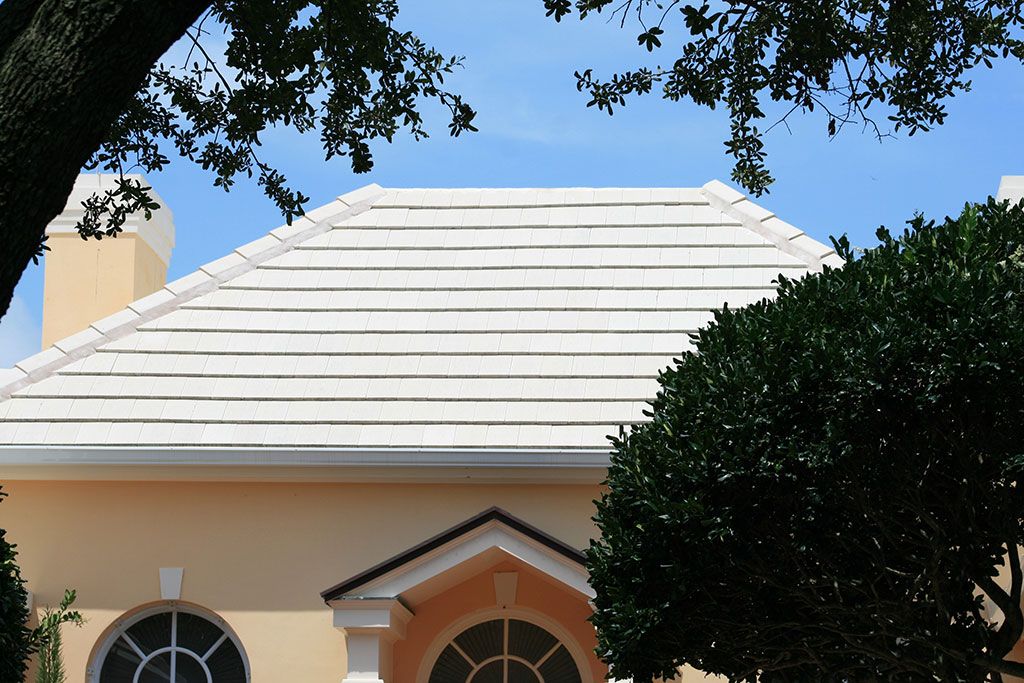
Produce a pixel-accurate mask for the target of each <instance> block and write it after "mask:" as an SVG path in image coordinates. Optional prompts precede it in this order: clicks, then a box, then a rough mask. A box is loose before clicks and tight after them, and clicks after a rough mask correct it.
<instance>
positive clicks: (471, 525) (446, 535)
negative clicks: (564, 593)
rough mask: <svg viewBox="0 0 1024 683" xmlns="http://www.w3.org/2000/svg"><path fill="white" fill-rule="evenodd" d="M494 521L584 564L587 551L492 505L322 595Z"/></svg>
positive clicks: (343, 590) (341, 591)
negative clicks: (584, 552)
mask: <svg viewBox="0 0 1024 683" xmlns="http://www.w3.org/2000/svg"><path fill="white" fill-rule="evenodd" d="M492 521H497V522H501V523H502V524H504V525H505V526H507V527H509V528H511V529H515V530H516V531H518V532H519V533H521V534H523V535H524V536H527V537H528V538H531V539H533V540H534V541H537V542H538V543H540V544H541V545H543V546H545V547H547V548H550V549H551V550H553V551H555V552H556V553H558V554H559V555H562V556H563V557H566V558H568V559H570V560H572V561H573V562H576V563H578V564H581V565H582V564H583V563H584V561H585V555H584V554H583V553H582V552H581V551H579V550H577V549H576V548H573V547H572V546H570V545H567V544H566V543H563V542H562V541H559V540H558V539H557V538H555V537H554V536H551V535H550V534H547V533H545V532H543V531H541V530H540V529H538V528H537V527H535V526H533V525H532V524H528V523H526V522H524V521H523V520H521V519H519V518H518V517H513V516H512V515H510V514H509V513H507V512H505V511H504V510H502V509H501V508H499V507H491V508H488V509H486V510H484V511H483V512H481V513H480V514H478V515H474V516H473V517H470V518H469V519H467V520H466V521H465V522H462V523H461V524H457V525H455V526H453V527H451V528H450V529H448V530H446V531H442V532H441V533H439V534H438V535H436V536H434V537H432V538H429V539H427V540H426V541H423V542H422V543H420V544H418V545H415V546H413V547H412V548H410V549H409V550H406V551H405V552H403V553H400V554H398V555H395V556H394V557H392V558H391V559H388V560H384V561H383V562H381V563H380V564H378V565H375V566H373V567H370V568H369V569H367V570H365V571H362V572H360V573H358V574H356V575H355V576H353V577H352V578H349V579H346V580H345V581H342V582H341V583H339V584H336V585H334V586H332V587H330V588H328V589H327V590H325V591H323V592H321V593H320V597H322V598H323V599H324V600H325V601H328V600H336V599H337V598H340V597H342V596H344V595H345V594H347V593H349V592H351V591H353V590H355V589H356V588H359V587H360V586H363V585H366V584H367V583H369V582H371V581H373V580H374V579H376V578H378V577H380V576H383V575H384V574H387V573H388V572H391V571H393V570H395V569H397V568H399V567H401V566H402V565H403V564H407V563H409V562H411V561H412V560H415V559H416V558H417V557H420V556H422V555H425V554H426V553H428V552H430V551H431V550H434V549H435V548H439V547H441V546H443V545H445V544H446V543H449V542H450V541H453V540H455V539H456V538H458V537H459V536H463V535H465V534H467V533H469V532H470V531H472V530H474V529H476V528H477V527H480V526H483V525H484V524H487V523H488V522H492Z"/></svg>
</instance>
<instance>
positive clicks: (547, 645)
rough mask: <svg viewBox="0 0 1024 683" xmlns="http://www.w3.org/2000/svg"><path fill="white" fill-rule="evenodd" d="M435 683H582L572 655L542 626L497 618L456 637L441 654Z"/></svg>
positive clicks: (433, 676) (433, 674)
mask: <svg viewBox="0 0 1024 683" xmlns="http://www.w3.org/2000/svg"><path fill="white" fill-rule="evenodd" d="M430 683H581V679H580V671H579V668H578V667H577V666H576V661H575V660H574V659H573V657H572V655H571V654H570V653H569V650H568V649H566V647H565V645H564V644H563V643H561V642H559V640H558V639H557V638H555V636H553V635H551V634H550V633H548V632H547V631H545V630H544V629H542V628H541V627H539V626H537V625H535V624H531V623H530V622H528V621H522V620H520V619H513V618H503V619H492V620H490V621H485V622H483V623H480V624H477V625H476V626H471V627H469V628H467V629H466V630H465V631H463V632H462V633H460V634H459V635H457V636H455V638H454V639H452V641H451V642H450V643H449V644H448V645H447V646H446V647H445V648H444V650H442V651H441V654H440V655H439V656H438V658H437V661H436V662H435V663H434V667H433V669H431V671H430Z"/></svg>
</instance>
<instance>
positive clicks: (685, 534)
mask: <svg viewBox="0 0 1024 683" xmlns="http://www.w3.org/2000/svg"><path fill="white" fill-rule="evenodd" d="M878 236H879V239H880V240H881V243H880V245H879V246H877V247H876V248H873V249H870V250H867V251H866V252H864V253H863V254H862V255H860V256H859V257H858V258H853V256H852V254H851V253H850V248H849V245H848V243H847V242H846V240H845V239H843V240H840V241H838V242H837V243H836V244H837V247H838V249H839V251H840V254H841V255H843V256H844V258H845V259H846V263H845V265H844V266H843V267H841V268H835V269H826V271H825V272H823V273H821V274H816V275H810V276H807V277H805V278H803V279H801V280H798V281H793V280H785V279H783V280H781V281H780V283H779V289H778V296H777V298H775V299H773V300H771V301H767V300H766V301H762V302H759V303H757V304H754V305H751V306H748V307H746V308H743V309H740V310H724V311H722V312H720V313H719V314H718V315H717V316H716V320H715V322H714V323H712V324H711V325H710V326H709V327H708V328H707V329H705V330H703V331H701V332H700V333H699V334H698V335H697V336H696V352H694V353H687V354H685V355H683V356H682V357H681V358H679V359H678V360H677V361H676V362H675V364H674V366H673V367H671V368H668V369H667V370H665V371H664V372H663V373H662V374H661V376H660V380H659V381H660V384H661V388H660V391H659V393H658V395H657V398H656V400H655V401H654V402H653V405H652V409H651V410H650V413H649V414H650V417H651V420H650V422H648V423H645V424H642V425H639V426H636V427H634V428H632V429H631V430H630V431H629V432H628V433H626V434H624V435H622V436H621V437H620V438H619V439H616V440H615V441H614V454H613V457H612V463H611V467H610V470H609V475H608V484H609V492H608V493H607V494H606V495H605V496H603V497H602V500H601V501H599V504H598V514H597V517H596V521H597V523H598V525H599V527H600V529H601V532H602V536H601V538H600V540H599V541H596V542H595V543H594V544H593V545H592V547H591V548H590V551H589V554H588V562H589V567H590V572H591V581H592V583H593V585H594V587H595V589H596V591H597V598H596V601H595V604H596V611H595V614H594V617H593V621H594V623H595V625H596V626H597V628H598V634H599V654H600V655H601V656H602V657H603V658H605V659H606V661H608V662H609V663H610V664H611V666H612V672H613V674H614V675H615V677H616V678H620V679H621V678H625V677H627V676H633V677H634V678H635V679H636V680H650V678H651V677H652V676H658V675H661V676H666V677H667V676H670V675H671V674H672V672H673V671H674V670H675V669H676V668H677V667H679V666H681V665H683V664H689V665H692V666H695V667H697V668H698V669H702V670H704V671H707V672H714V673H719V674H724V675H726V676H728V677H729V678H731V679H733V680H747V681H754V680H760V681H782V680H835V681H846V680H984V679H985V678H986V677H989V676H991V677H992V678H993V679H998V673H995V674H994V673H993V672H999V671H1002V672H1004V673H1018V672H1024V665H1020V664H1015V663H1013V662H1009V661H1007V660H1006V659H1005V657H1006V655H1007V653H1008V652H1009V651H1010V650H1011V648H1012V647H1013V645H1014V644H1015V643H1016V642H1017V641H1018V639H1019V638H1020V635H1021V629H1022V626H1024V617H1022V614H1021V609H1020V597H1021V584H1022V580H1021V570H1020V561H1019V557H1018V553H1017V547H1018V545H1019V544H1021V542H1022V540H1024V539H1022V514H1024V482H1022V472H1024V455H1022V454H1024V309H1022V306H1024V213H1022V211H1021V209H1020V208H1016V207H1014V208H1008V207H1007V206H1005V205H999V204H997V203H995V202H994V201H993V200H990V201H989V203H988V204H987V205H977V206H974V205H972V206H968V207H967V208H966V209H965V211H964V212H963V214H962V215H961V216H960V217H959V218H958V219H955V220H954V219H947V220H946V221H945V222H944V223H942V224H941V225H934V224H931V223H925V222H924V220H923V219H921V218H916V219H914V220H913V221H911V222H910V228H909V229H908V230H906V231H905V232H904V233H903V234H902V235H900V236H898V237H892V236H890V234H889V233H887V232H886V231H884V230H879V233H878ZM1008 550H1009V551H1012V552H1009V553H1008ZM1007 558H1010V561H1009V562H1007ZM1000 569H1002V570H1003V571H1004V573H1005V574H1007V575H1012V580H1010V579H1007V580H1006V581H1004V582H1003V584H1002V585H1003V586H1004V587H1000V585H997V582H996V581H994V580H993V577H994V576H995V575H996V573H997V571H998V570H1000ZM985 598H988V599H989V600H990V601H991V602H992V603H994V604H996V605H999V606H1000V607H1001V608H1002V609H1003V610H1004V611H1005V612H1006V615H1007V616H1006V618H1005V619H1004V620H1002V621H1001V623H995V622H994V621H992V620H991V614H989V613H986V612H984V611H983V604H984V600H985Z"/></svg>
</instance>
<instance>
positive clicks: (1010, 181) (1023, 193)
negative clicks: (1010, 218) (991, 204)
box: [996, 175, 1024, 204]
mask: <svg viewBox="0 0 1024 683" xmlns="http://www.w3.org/2000/svg"><path fill="white" fill-rule="evenodd" d="M996 199H997V200H998V201H1003V200H1005V199H1009V200H1010V202H1011V203H1013V204H1016V203H1017V202H1019V201H1020V200H1021V199H1024V175H1004V176H1003V177H1002V178H1000V179H999V191H998V192H997V193H996Z"/></svg>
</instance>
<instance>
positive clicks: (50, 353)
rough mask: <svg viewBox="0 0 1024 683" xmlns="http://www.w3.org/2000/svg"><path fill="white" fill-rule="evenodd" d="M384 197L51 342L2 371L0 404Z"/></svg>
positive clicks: (371, 191)
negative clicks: (27, 387)
mask: <svg viewBox="0 0 1024 683" xmlns="http://www.w3.org/2000/svg"><path fill="white" fill-rule="evenodd" d="M386 193H387V190H385V189H384V188H382V187H381V186H380V185H378V184H376V183H370V184H369V185H364V186H363V187H360V188H358V189H355V190H353V191H351V192H347V193H345V194H343V195H340V196H338V197H337V198H336V199H335V200H334V201H332V202H329V203H327V204H324V205H323V206H320V207H317V208H316V209H313V210H312V211H310V212H308V213H305V214H303V215H302V216H300V217H298V218H297V219H296V220H295V221H293V222H292V224H291V225H287V224H285V225H282V226H280V227H277V228H275V229H273V230H271V231H269V232H268V233H267V234H266V235H264V236H262V237H259V238H257V239H255V240H253V241H251V242H248V243H247V244H243V245H241V246H239V247H238V248H236V249H235V250H233V251H232V252H231V253H229V254H228V255H226V256H222V257H221V258H219V259H215V260H213V261H210V262H209V263H206V264H204V265H201V266H199V268H197V269H196V270H194V271H193V272H191V273H189V274H187V275H184V276H182V277H180V278H178V279H177V280H174V281H173V282H168V283H167V284H165V285H164V286H163V287H162V288H161V289H159V290H157V291H156V292H154V293H153V294H150V295H148V296H144V297H142V298H141V299H138V300H136V301H133V302H131V303H130V304H128V305H127V306H126V307H125V308H123V309H121V310H120V311H117V312H116V313H113V314H111V315H109V316H107V317H105V318H101V319H100V320H96V321H93V323H92V324H91V325H89V327H87V328H85V329H84V330H82V331H80V332H76V333H75V334H72V335H70V336H68V337H65V338H64V339H60V340H58V341H56V342H54V344H53V346H50V347H48V348H46V349H43V350H42V351H40V352H39V353H36V354H33V355H31V356H29V357H28V358H25V359H23V360H21V361H19V362H18V363H15V364H14V367H12V368H6V369H2V370H0V400H4V399H7V398H9V397H10V396H11V394H13V393H14V392H15V391H18V390H19V389H22V388H24V387H26V386H28V385H30V384H34V383H36V382H38V381H40V380H43V379H46V378H47V377H50V376H52V375H53V374H54V373H55V372H56V371H58V370H60V369H61V368H63V367H65V366H66V365H69V364H70V363H72V362H74V361H76V360H79V359H81V358H84V357H85V356H87V355H89V354H90V353H92V352H93V351H95V350H96V348H98V347H99V346H102V345H104V344H107V343H109V342H112V341H115V340H117V339H121V338H123V337H126V336H127V335H129V334H131V333H132V332H135V331H136V330H137V329H138V327H139V326H140V325H142V324H143V323H147V322H150V321H151V320H155V319H156V318H159V317H160V316H162V315H164V314H166V313H169V312H171V311H173V310H175V309H177V308H178V307H180V306H181V305H182V304H184V303H187V302H189V301H191V300H193V299H195V298H197V297H199V296H202V295H203V294H207V293H209V292H212V291H214V290H216V289H218V288H219V287H220V285H222V284H223V283H225V282H227V281H229V280H232V279H234V278H236V277H238V276H239V275H242V274H244V273H248V272H250V271H252V270H254V269H255V268H256V267H258V266H259V265H260V264H262V263H264V262H266V261H268V260H269V259H272V258H275V257H277V256H280V255H281V254H284V253H285V252H288V251H290V250H291V249H293V248H294V247H295V246H296V245H297V244H299V243H301V242H305V241H306V240H308V239H310V238H311V237H315V236H317V235H320V234H323V233H325V232H327V231H329V230H331V229H332V228H333V227H334V226H333V223H335V222H337V220H338V219H339V218H350V217H352V216H356V215H359V214H361V213H363V212H365V211H367V210H369V209H370V207H372V206H373V204H374V203H375V202H377V201H378V200H379V199H380V198H381V197H383V196H384V195H385V194H386Z"/></svg>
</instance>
